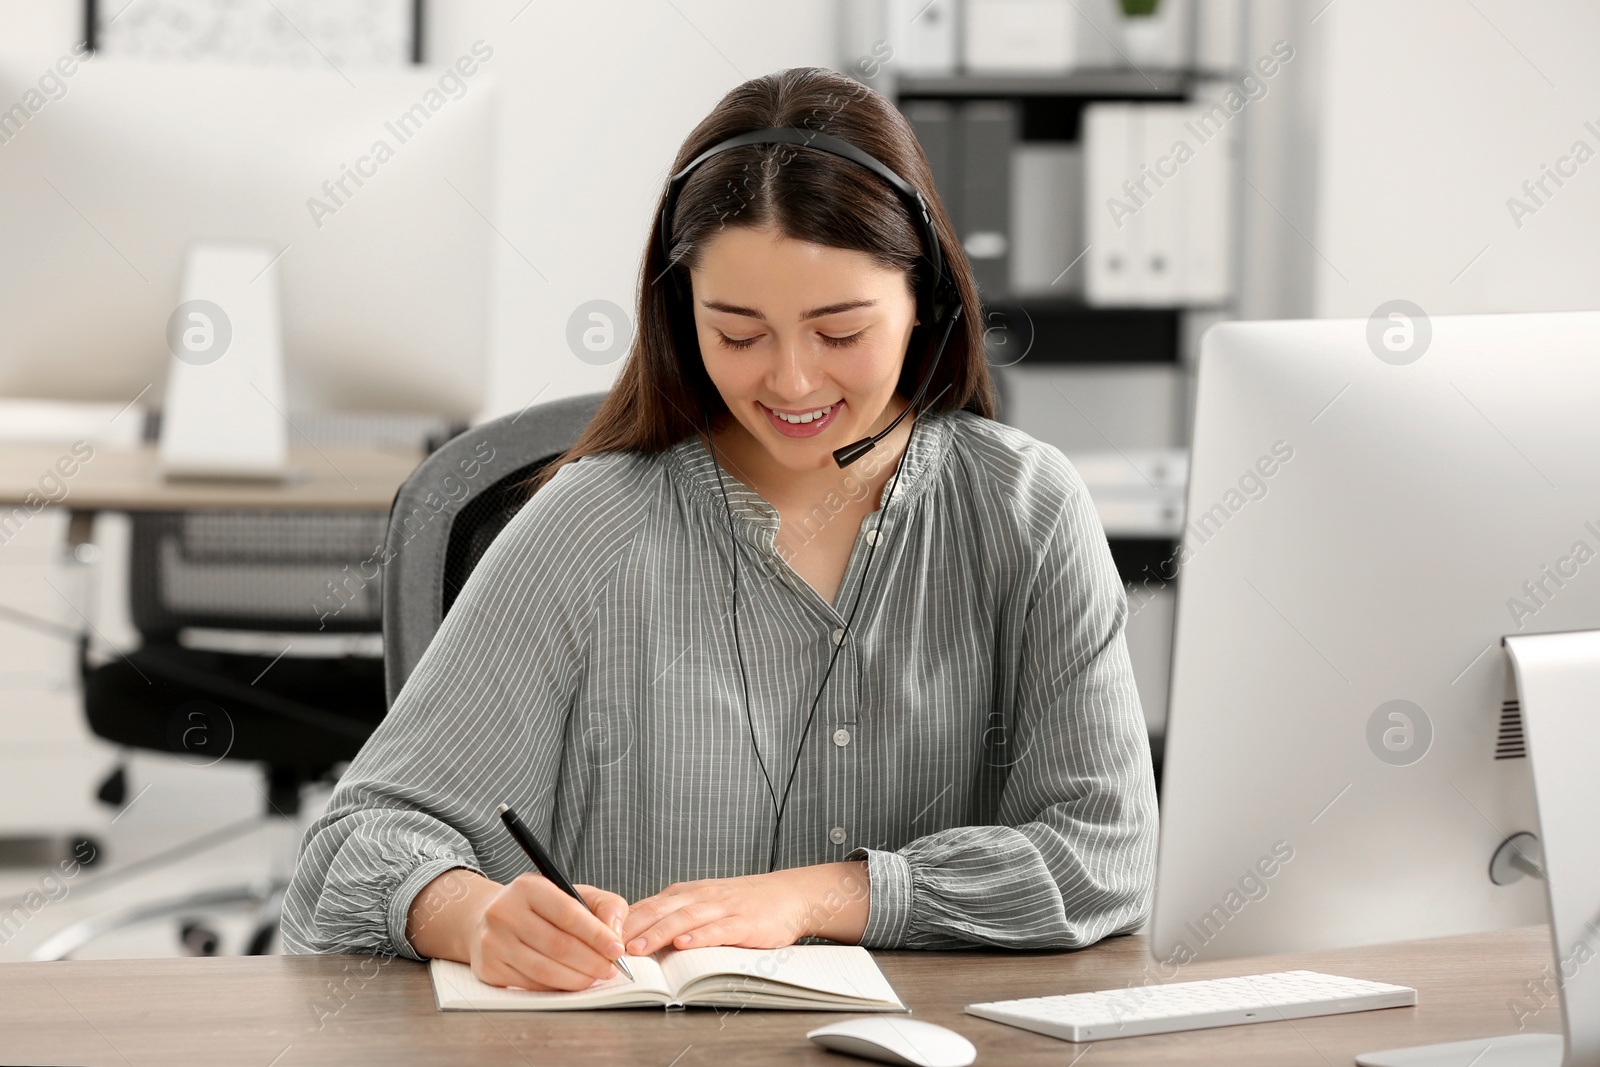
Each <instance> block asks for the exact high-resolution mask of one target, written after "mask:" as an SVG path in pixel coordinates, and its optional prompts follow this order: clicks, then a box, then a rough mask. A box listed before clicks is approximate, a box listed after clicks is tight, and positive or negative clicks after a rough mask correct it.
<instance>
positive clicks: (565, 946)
mask: <svg viewBox="0 0 1600 1067" xmlns="http://www.w3.org/2000/svg"><path fill="white" fill-rule="evenodd" d="M606 933H607V936H613V935H612V934H611V932H610V931H609V930H608V931H606ZM516 935H517V937H518V939H519V940H521V941H522V942H523V943H524V944H526V945H528V946H529V947H530V948H532V949H534V950H535V951H537V952H538V953H540V954H541V955H543V956H546V957H548V958H549V959H552V960H554V961H556V962H557V963H560V964H562V965H564V966H566V967H568V968H570V969H572V970H574V971H577V972H579V973H581V974H586V975H588V976H589V977H590V978H605V977H608V976H609V975H610V974H611V961H612V960H614V959H616V958H617V957H618V956H621V955H622V954H623V950H622V943H621V942H619V941H613V942H612V945H613V946H614V948H615V951H614V952H608V951H607V950H605V949H602V950H600V951H596V950H595V949H594V947H593V946H591V945H589V944H588V943H587V942H585V941H583V940H582V939H581V938H578V937H574V936H573V935H572V933H571V932H570V931H568V930H564V929H562V928H561V927H560V926H557V925H556V924H554V923H552V922H550V921H549V920H548V919H546V918H545V917H544V916H542V915H531V916H530V917H529V919H528V921H527V922H524V923H522V924H519V925H518V927H517V929H516Z"/></svg>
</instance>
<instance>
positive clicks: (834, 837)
mask: <svg viewBox="0 0 1600 1067" xmlns="http://www.w3.org/2000/svg"><path fill="white" fill-rule="evenodd" d="M849 836H850V835H849V834H847V833H845V832H844V827H842V826H835V827H834V828H833V829H832V830H829V831H828V840H829V841H832V842H833V843H834V844H836V845H842V844H844V843H845V839H846V838H848V837H849Z"/></svg>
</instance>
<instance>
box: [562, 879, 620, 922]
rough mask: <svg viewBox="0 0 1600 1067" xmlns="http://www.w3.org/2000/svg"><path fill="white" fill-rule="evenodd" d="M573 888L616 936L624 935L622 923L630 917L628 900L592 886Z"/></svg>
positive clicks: (596, 916) (576, 886)
mask: <svg viewBox="0 0 1600 1067" xmlns="http://www.w3.org/2000/svg"><path fill="white" fill-rule="evenodd" d="M572 888H574V889H576V890H577V891H578V892H579V893H581V894H583V899H584V901H585V902H586V903H587V904H588V905H589V910H590V911H591V912H593V913H594V916H595V918H597V919H599V920H600V921H601V922H602V923H604V924H605V925H606V926H608V927H610V928H611V930H612V932H614V933H616V934H621V933H622V923H623V920H625V919H626V918H627V917H628V900H627V898H626V897H621V896H618V895H617V894H615V893H608V892H606V891H605V890H604V889H597V888H595V887H594V886H592V885H575V886H573V887H572Z"/></svg>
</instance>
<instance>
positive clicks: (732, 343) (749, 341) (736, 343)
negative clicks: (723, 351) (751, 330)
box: [717, 330, 761, 348]
mask: <svg viewBox="0 0 1600 1067" xmlns="http://www.w3.org/2000/svg"><path fill="white" fill-rule="evenodd" d="M717 339H718V340H719V341H720V342H721V343H722V347H723V348H749V347H750V346H751V345H753V344H755V343H756V342H757V341H759V340H761V335H760V334H756V335H755V336H754V337H729V336H728V335H727V334H725V333H723V332H722V331H721V330H718V331H717Z"/></svg>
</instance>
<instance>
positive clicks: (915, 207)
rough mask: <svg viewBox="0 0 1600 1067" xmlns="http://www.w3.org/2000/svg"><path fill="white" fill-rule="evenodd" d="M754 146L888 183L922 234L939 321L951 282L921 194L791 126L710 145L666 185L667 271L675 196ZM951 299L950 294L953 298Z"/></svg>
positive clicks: (827, 139) (828, 140) (858, 155)
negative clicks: (814, 158) (715, 159)
mask: <svg viewBox="0 0 1600 1067" xmlns="http://www.w3.org/2000/svg"><path fill="white" fill-rule="evenodd" d="M755 144H792V145H799V146H800V147H802V148H815V149H816V150H817V151H819V152H827V153H829V154H830V155H835V156H839V157H840V158H842V159H848V160H849V161H850V162H852V163H854V164H856V165H857V166H860V167H865V168H866V169H867V170H870V171H871V172H872V173H874V174H876V175H877V176H878V177H880V178H882V179H883V180H884V181H886V182H888V183H889V185H890V187H892V188H893V189H894V191H895V192H896V193H898V194H900V198H901V199H902V200H904V201H905V205H906V209H907V210H908V211H910V212H911V218H912V221H913V222H915V223H916V225H917V228H918V229H919V230H920V231H921V233H922V244H923V248H924V250H925V251H924V255H925V258H926V259H927V260H928V264H929V265H930V266H931V267H932V268H933V276H932V278H931V279H930V285H929V294H930V308H931V310H932V311H933V312H934V313H935V315H936V316H939V317H942V312H943V310H944V309H943V308H941V307H940V305H941V304H942V303H945V302H944V301H941V300H940V299H939V296H940V294H941V293H942V291H944V290H945V289H947V288H953V285H952V284H951V282H950V279H949V278H948V277H947V276H946V275H945V272H944V256H943V254H942V253H941V251H940V248H939V235H938V232H937V231H936V230H935V229H934V227H933V216H932V215H931V214H930V213H929V211H928V205H927V202H926V201H924V200H923V199H922V194H921V193H920V192H918V191H917V190H916V188H915V187H913V186H912V185H911V183H910V182H908V181H906V180H905V179H904V178H902V177H900V175H898V174H896V173H895V172H894V171H892V170H890V169H889V168H888V167H886V166H884V165H883V164H882V163H881V162H879V161H878V160H877V159H876V158H874V157H873V156H871V155H868V154H867V153H866V152H863V151H862V150H861V149H860V148H857V147H856V146H855V145H853V144H851V143H850V142H849V141H846V140H842V139H841V138H838V137H832V136H829V135H828V134H826V133H819V132H817V131H816V130H802V129H798V128H796V127H794V126H774V127H769V128H767V129H762V130H751V131H750V132H749V133H741V134H738V135H737V136H734V137H730V138H728V139H727V140H726V141H722V142H719V143H718V144H714V145H712V146H711V147H710V148H708V149H706V150H705V151H704V152H701V153H700V154H699V155H698V156H696V157H694V159H692V160H691V161H690V162H689V165H688V166H686V167H684V168H683V169H682V170H680V171H678V173H676V174H674V175H673V176H672V177H671V178H670V179H669V180H668V181H667V196H666V201H665V203H664V204H663V205H662V208H661V254H662V257H663V258H664V259H665V260H666V262H667V264H668V266H669V267H670V265H671V263H672V216H673V213H674V211H675V209H676V208H677V206H678V194H679V193H681V192H682V191H683V187H684V185H685V184H686V183H687V182H688V180H689V175H690V174H692V173H693V172H694V169H695V168H696V167H698V166H699V165H700V164H702V163H704V162H705V161H706V160H708V159H710V158H711V157H712V156H715V155H720V154H721V153H723V152H726V151H728V150H729V149H733V148H743V147H745V146H746V145H755ZM952 296H953V294H952Z"/></svg>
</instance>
